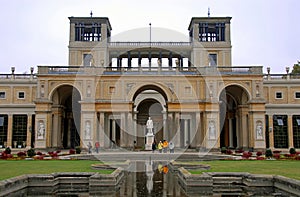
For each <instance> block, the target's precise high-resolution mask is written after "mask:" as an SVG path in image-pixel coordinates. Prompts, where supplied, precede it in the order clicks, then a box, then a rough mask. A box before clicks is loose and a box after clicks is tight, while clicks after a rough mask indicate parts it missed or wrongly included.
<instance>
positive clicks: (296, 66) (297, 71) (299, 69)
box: [292, 61, 300, 74]
mask: <svg viewBox="0 0 300 197" xmlns="http://www.w3.org/2000/svg"><path fill="white" fill-rule="evenodd" d="M292 74H300V61H298V63H297V64H294V66H293V70H292Z"/></svg>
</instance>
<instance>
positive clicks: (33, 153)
mask: <svg viewBox="0 0 300 197" xmlns="http://www.w3.org/2000/svg"><path fill="white" fill-rule="evenodd" d="M27 155H28V157H33V156H35V150H34V149H33V148H31V149H29V150H28V151H27Z"/></svg>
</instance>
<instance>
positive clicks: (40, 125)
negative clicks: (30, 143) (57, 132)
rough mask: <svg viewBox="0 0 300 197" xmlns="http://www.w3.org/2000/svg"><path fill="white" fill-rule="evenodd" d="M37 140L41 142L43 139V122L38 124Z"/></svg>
mask: <svg viewBox="0 0 300 197" xmlns="http://www.w3.org/2000/svg"><path fill="white" fill-rule="evenodd" d="M37 134H38V135H37V139H39V140H42V139H44V136H45V125H44V122H43V121H41V122H40V124H39V128H38V133H37Z"/></svg>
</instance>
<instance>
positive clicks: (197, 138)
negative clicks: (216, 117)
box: [194, 112, 204, 147]
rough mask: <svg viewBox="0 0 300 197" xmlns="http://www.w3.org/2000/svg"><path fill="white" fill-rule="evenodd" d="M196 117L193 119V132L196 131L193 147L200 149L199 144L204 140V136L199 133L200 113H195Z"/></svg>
mask: <svg viewBox="0 0 300 197" xmlns="http://www.w3.org/2000/svg"><path fill="white" fill-rule="evenodd" d="M195 115H196V117H195V130H196V134H195V139H194V140H195V146H196V147H201V143H202V142H203V140H204V135H203V133H202V132H201V122H200V121H201V113H200V112H196V114H195Z"/></svg>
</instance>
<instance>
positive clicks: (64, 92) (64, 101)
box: [51, 85, 81, 148]
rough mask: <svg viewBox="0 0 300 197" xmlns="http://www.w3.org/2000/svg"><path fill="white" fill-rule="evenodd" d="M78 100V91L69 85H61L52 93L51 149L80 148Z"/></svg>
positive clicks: (79, 107)
mask: <svg viewBox="0 0 300 197" xmlns="http://www.w3.org/2000/svg"><path fill="white" fill-rule="evenodd" d="M80 100H81V96H80V93H79V91H78V90H77V89H76V88H74V87H73V86H71V85H62V86H60V87H58V88H57V89H56V90H55V91H54V92H53V95H52V101H53V105H52V133H51V145H52V147H59V148H75V147H76V146H80V119H81V106H80V103H79V101H80Z"/></svg>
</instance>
